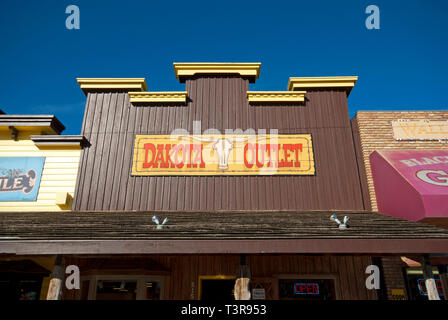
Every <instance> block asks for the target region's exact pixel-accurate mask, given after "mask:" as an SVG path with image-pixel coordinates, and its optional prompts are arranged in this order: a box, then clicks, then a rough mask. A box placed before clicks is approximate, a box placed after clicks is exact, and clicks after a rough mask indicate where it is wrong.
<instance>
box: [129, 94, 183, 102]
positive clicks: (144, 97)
mask: <svg viewBox="0 0 448 320" xmlns="http://www.w3.org/2000/svg"><path fill="white" fill-rule="evenodd" d="M187 95H188V93H187V92H186V91H179V92H129V99H130V101H131V103H154V102H159V103H183V104H186V103H187Z"/></svg>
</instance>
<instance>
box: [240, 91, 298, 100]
mask: <svg viewBox="0 0 448 320" xmlns="http://www.w3.org/2000/svg"><path fill="white" fill-rule="evenodd" d="M305 94H306V91H247V100H249V102H303V101H305Z"/></svg>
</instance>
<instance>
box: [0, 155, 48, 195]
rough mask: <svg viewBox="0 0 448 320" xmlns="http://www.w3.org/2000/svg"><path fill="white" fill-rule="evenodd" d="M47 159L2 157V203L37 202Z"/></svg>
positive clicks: (0, 187) (0, 159) (0, 160)
mask: <svg viewBox="0 0 448 320" xmlns="http://www.w3.org/2000/svg"><path fill="white" fill-rule="evenodd" d="M44 162H45V157H0V201H35V200H36V199H37V194H38V192H39V185H40V179H41V177H42V170H43V168H44Z"/></svg>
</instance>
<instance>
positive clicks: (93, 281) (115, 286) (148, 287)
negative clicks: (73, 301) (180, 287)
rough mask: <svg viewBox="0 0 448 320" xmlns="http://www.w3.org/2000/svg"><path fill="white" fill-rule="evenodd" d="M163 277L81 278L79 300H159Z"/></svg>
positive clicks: (161, 293)
mask: <svg viewBox="0 0 448 320" xmlns="http://www.w3.org/2000/svg"><path fill="white" fill-rule="evenodd" d="M163 278H164V277H163V276H149V277H148V276H144V275H143V276H142V275H136V276H129V275H92V276H85V277H83V278H82V281H81V283H82V286H81V290H80V294H79V296H78V299H81V300H161V299H163V282H164V280H163Z"/></svg>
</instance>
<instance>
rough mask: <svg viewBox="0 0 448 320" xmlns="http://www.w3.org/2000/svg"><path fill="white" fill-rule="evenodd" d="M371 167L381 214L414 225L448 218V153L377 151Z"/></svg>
mask: <svg viewBox="0 0 448 320" xmlns="http://www.w3.org/2000/svg"><path fill="white" fill-rule="evenodd" d="M370 165H371V169H372V178H373V182H374V186H375V193H376V199H377V203H378V211H379V212H381V213H385V214H387V215H391V216H395V217H399V218H404V219H407V220H411V221H419V220H422V219H424V218H448V149H447V150H376V151H374V152H372V153H371V154H370Z"/></svg>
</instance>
